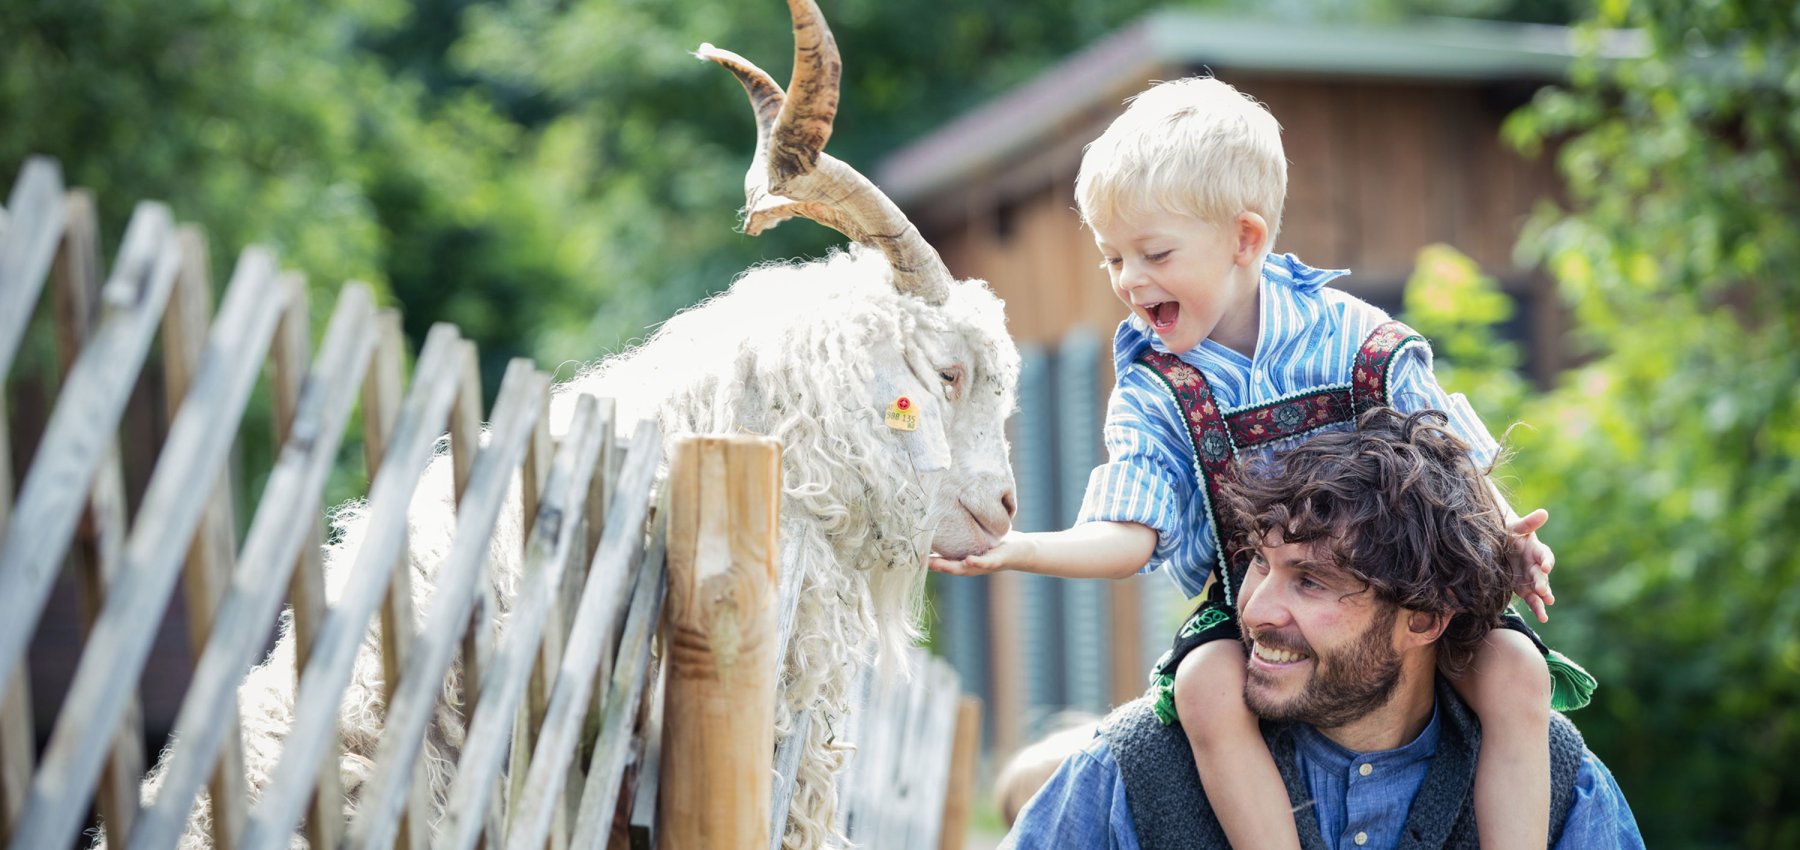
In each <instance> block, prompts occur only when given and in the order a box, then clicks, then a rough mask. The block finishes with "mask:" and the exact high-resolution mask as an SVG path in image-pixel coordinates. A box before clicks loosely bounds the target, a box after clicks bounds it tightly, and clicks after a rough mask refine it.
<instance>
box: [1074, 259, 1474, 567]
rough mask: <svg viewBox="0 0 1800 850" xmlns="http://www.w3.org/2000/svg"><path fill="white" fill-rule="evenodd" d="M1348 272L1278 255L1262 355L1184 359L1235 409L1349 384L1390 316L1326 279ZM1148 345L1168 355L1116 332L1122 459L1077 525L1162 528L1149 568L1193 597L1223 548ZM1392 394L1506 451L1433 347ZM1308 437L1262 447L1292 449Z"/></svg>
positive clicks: (1264, 306) (1400, 404)
mask: <svg viewBox="0 0 1800 850" xmlns="http://www.w3.org/2000/svg"><path fill="white" fill-rule="evenodd" d="M1345 274H1348V272H1345V271H1336V270H1326V269H1314V268H1311V267H1309V266H1307V265H1306V264H1304V263H1302V262H1300V261H1299V260H1298V259H1296V258H1295V257H1294V255H1292V254H1281V255H1273V254H1271V255H1270V256H1269V257H1268V258H1267V259H1266V260H1265V261H1264V263H1263V276H1262V284H1261V288H1260V290H1259V294H1260V297H1259V299H1258V301H1259V305H1260V306H1259V311H1260V314H1259V315H1260V327H1259V333H1258V337H1257V342H1256V355H1255V356H1254V357H1245V356H1244V355H1242V354H1240V353H1238V352H1236V351H1233V350H1232V349H1230V348H1227V347H1225V346H1223V345H1220V344H1219V343H1217V342H1214V341H1213V340H1211V339H1207V340H1204V341H1202V342H1201V343H1200V345H1198V346H1195V347H1194V348H1193V349H1192V350H1189V351H1187V352H1186V353H1184V354H1182V355H1180V356H1181V359H1182V361H1183V362H1185V363H1188V364H1190V365H1192V366H1196V367H1199V369H1200V371H1201V372H1202V373H1203V374H1205V375H1206V380H1207V383H1208V384H1210V385H1211V387H1212V393H1213V399H1214V400H1215V401H1216V402H1217V403H1218V404H1219V407H1220V408H1221V410H1222V411H1223V412H1225V413H1226V414H1227V415H1229V414H1231V413H1235V412H1237V411H1239V410H1243V409H1245V408H1250V407H1257V406H1260V405H1264V404H1270V403H1274V402H1278V401H1281V400H1283V399H1288V398H1293V397H1295V396H1299V395H1304V394H1306V393H1311V392H1315V391H1317V390H1321V389H1332V388H1343V387H1348V386H1349V385H1350V372H1351V368H1352V364H1353V363H1354V361H1355V359H1356V352H1357V350H1358V349H1359V348H1360V347H1361V346H1362V343H1363V340H1364V339H1366V338H1368V336H1369V334H1370V333H1371V332H1372V331H1374V330H1375V328H1376V327H1377V326H1379V325H1380V324H1381V323H1382V322H1385V321H1387V320H1388V315H1387V313H1385V312H1383V311H1382V310H1381V309H1380V308H1377V307H1375V306H1374V305H1372V304H1369V303H1367V302H1365V301H1363V300H1361V299H1359V298H1356V297H1355V296H1353V295H1350V294H1348V293H1345V292H1343V291H1341V290H1337V289H1332V288H1329V287H1326V286H1325V284H1326V283H1328V282H1330V281H1331V280H1333V279H1335V278H1338V277H1341V276H1343V275H1345ZM1147 348H1153V349H1155V350H1157V351H1163V352H1166V351H1168V349H1167V348H1166V347H1165V346H1164V345H1163V344H1162V341H1161V340H1159V339H1157V338H1156V335H1155V334H1154V333H1152V332H1151V331H1150V329H1149V328H1148V327H1147V326H1146V325H1145V324H1144V323H1143V321H1142V320H1140V319H1138V318H1137V317H1136V316H1133V317H1132V318H1130V319H1127V320H1126V321H1124V322H1123V323H1121V324H1120V325H1119V331H1118V333H1117V334H1116V335H1115V336H1114V338H1113V368H1114V372H1115V374H1116V381H1117V382H1116V384H1115V385H1114V387H1113V393H1112V399H1111V400H1110V401H1109V402H1108V404H1107V411H1106V425H1105V430H1104V437H1105V441H1106V450H1107V455H1108V457H1109V458H1110V460H1109V461H1108V462H1107V463H1105V464H1104V465H1101V466H1099V467H1097V468H1095V469H1094V471H1093V473H1092V474H1091V475H1090V476H1089V478H1088V486H1087V494H1086V496H1085V497H1084V498H1083V499H1082V505H1081V513H1080V515H1079V518H1078V519H1077V520H1076V522H1077V523H1082V522H1094V521H1101V520H1107V521H1113V522H1135V523H1140V524H1142V525H1146V526H1149V527H1150V528H1152V529H1155V530H1156V533H1157V543H1156V551H1155V554H1153V555H1152V556H1151V558H1150V562H1149V564H1148V565H1146V567H1145V569H1146V570H1152V569H1156V568H1158V567H1166V569H1167V571H1168V574H1169V577H1170V578H1172V579H1173V580H1174V581H1175V584H1176V586H1177V587H1179V588H1181V592H1182V593H1183V594H1185V595H1187V596H1189V597H1192V596H1196V595H1198V594H1199V593H1200V591H1201V590H1202V589H1203V588H1204V587H1205V585H1206V578H1207V575H1208V574H1209V573H1210V572H1211V570H1212V567H1213V565H1214V563H1215V562H1216V556H1215V553H1216V552H1217V551H1218V548H1217V543H1216V542H1215V540H1214V533H1213V528H1212V518H1211V517H1210V516H1209V515H1208V512H1207V506H1206V496H1205V493H1204V491H1203V490H1202V489H1201V487H1200V482H1199V479H1198V478H1197V477H1196V476H1195V472H1194V459H1193V455H1192V451H1191V450H1190V449H1189V447H1188V438H1187V431H1186V426H1185V425H1184V424H1183V418H1182V416H1181V413H1180V410H1179V409H1178V408H1177V406H1176V403H1175V399H1174V397H1173V396H1171V395H1170V394H1169V391H1168V389H1167V388H1166V387H1165V386H1163V384H1162V383H1161V381H1160V380H1158V379H1157V378H1156V377H1155V376H1154V375H1153V374H1152V373H1151V371H1150V370H1149V369H1148V367H1145V366H1143V365H1140V364H1137V363H1136V362H1135V361H1136V359H1137V356H1138V354H1140V353H1141V352H1143V351H1144V350H1145V349H1147ZM1388 393H1389V396H1390V397H1391V398H1392V399H1393V402H1394V406H1395V407H1397V408H1399V409H1400V410H1402V411H1407V412H1411V411H1415V410H1424V409H1428V408H1429V409H1437V410H1442V411H1444V412H1445V413H1447V414H1448V415H1449V417H1450V430H1451V431H1452V432H1454V433H1455V434H1456V435H1457V436H1459V437H1461V438H1462V439H1463V441H1464V442H1466V443H1468V444H1469V445H1470V447H1471V454H1472V455H1473V456H1474V458H1475V460H1476V463H1477V464H1478V465H1480V466H1486V465H1487V464H1488V463H1489V462H1491V461H1492V460H1493V458H1494V456H1495V454H1496V453H1497V452H1498V450H1499V446H1498V444H1496V443H1495V442H1494V438H1493V437H1492V436H1490V435H1489V434H1488V430H1487V427H1486V426H1484V425H1483V424H1482V423H1481V419H1480V418H1479V417H1477V416H1476V415H1475V411H1474V410H1472V409H1470V407H1469V403H1468V400H1467V399H1465V398H1463V397H1462V395H1461V394H1460V393H1458V394H1454V395H1452V394H1448V393H1445V392H1444V390H1443V388H1442V387H1440V386H1438V382H1437V378H1436V376H1434V375H1433V374H1432V371H1431V350H1430V348H1429V347H1428V346H1423V345H1414V346H1409V347H1408V348H1406V349H1404V350H1403V351H1402V352H1401V353H1400V355H1399V357H1397V358H1396V359H1395V361H1394V364H1393V366H1392V368H1391V369H1390V370H1389V372H1388ZM1336 427H1338V428H1348V427H1349V424H1348V423H1345V424H1343V425H1340V426H1336ZM1306 436H1308V435H1300V436H1296V437H1293V438H1290V439H1289V440H1286V441H1283V442H1278V443H1274V444H1270V445H1268V446H1265V447H1261V448H1259V449H1258V451H1265V452H1266V451H1275V450H1279V449H1282V448H1287V447H1289V446H1291V445H1293V444H1295V443H1298V442H1300V441H1302V440H1304V439H1305V437H1306Z"/></svg>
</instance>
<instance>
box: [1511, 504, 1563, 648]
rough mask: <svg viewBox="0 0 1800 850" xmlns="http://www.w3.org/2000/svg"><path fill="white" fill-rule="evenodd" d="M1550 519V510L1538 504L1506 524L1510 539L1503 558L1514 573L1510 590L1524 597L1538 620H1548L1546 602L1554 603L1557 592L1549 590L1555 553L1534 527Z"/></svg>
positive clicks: (1539, 526) (1542, 621)
mask: <svg viewBox="0 0 1800 850" xmlns="http://www.w3.org/2000/svg"><path fill="white" fill-rule="evenodd" d="M1549 519H1550V512H1549V511H1546V510H1544V509H1543V508H1538V509H1537V510H1535V511H1532V512H1531V513H1528V514H1526V515H1524V516H1522V517H1519V518H1518V519H1516V520H1513V521H1512V523H1511V524H1510V525H1508V526H1507V530H1508V531H1510V532H1512V535H1513V539H1512V545H1511V547H1510V548H1509V549H1508V551H1507V553H1506V562H1507V566H1508V567H1510V568H1511V569H1512V572H1513V575H1514V576H1516V577H1517V578H1516V581H1517V584H1516V585H1515V586H1514V588H1513V591H1514V592H1515V593H1517V594H1518V595H1519V598H1520V599H1523V600H1525V605H1526V607H1529V608H1530V609H1531V613H1533V614H1536V615H1537V618H1538V622H1540V623H1547V622H1549V621H1550V614H1549V612H1548V611H1545V610H1544V608H1545V606H1547V605H1555V604H1556V594H1555V593H1552V592H1551V591H1550V571H1551V570H1553V569H1555V568H1556V553H1555V552H1552V551H1550V547H1549V546H1548V545H1547V544H1545V543H1544V541H1542V540H1539V539H1538V536H1537V530H1538V529H1539V528H1542V527H1543V525H1544V523H1545V522H1546V521H1548V520H1549Z"/></svg>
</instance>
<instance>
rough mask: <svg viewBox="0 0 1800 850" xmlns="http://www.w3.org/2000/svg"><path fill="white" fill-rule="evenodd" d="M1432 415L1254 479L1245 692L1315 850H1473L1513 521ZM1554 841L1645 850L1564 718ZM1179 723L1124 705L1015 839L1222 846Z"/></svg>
mask: <svg viewBox="0 0 1800 850" xmlns="http://www.w3.org/2000/svg"><path fill="white" fill-rule="evenodd" d="M1442 422H1443V419H1442V416H1441V415H1439V414H1435V413H1432V412H1421V413H1415V414H1413V415H1412V416H1410V417H1404V418H1403V417H1402V416H1401V415H1400V414H1398V413H1395V412H1393V411H1391V410H1376V411H1371V412H1370V413H1368V414H1365V415H1364V416H1363V418H1362V419H1361V421H1360V422H1359V423H1358V428H1357V430H1355V431H1346V432H1337V433H1330V434H1325V435H1321V436H1318V437H1315V438H1313V439H1312V440H1310V441H1308V442H1307V443H1305V444H1304V445H1302V446H1300V447H1299V448H1296V449H1294V450H1293V451H1291V452H1288V453H1286V454H1284V455H1282V456H1280V457H1278V458H1275V459H1273V460H1271V461H1268V462H1265V463H1262V464H1258V465H1253V466H1251V467H1248V468H1245V469H1243V470H1240V474H1239V480H1238V481H1237V482H1234V483H1233V485H1232V486H1231V487H1230V488H1229V489H1228V490H1227V495H1226V500H1227V503H1228V504H1227V506H1226V508H1227V510H1230V511H1232V512H1234V513H1235V515H1236V516H1237V517H1238V519H1239V527H1240V528H1245V529H1249V530H1250V533H1249V537H1250V539H1248V540H1244V541H1239V545H1240V546H1241V547H1243V548H1244V550H1245V551H1244V553H1243V554H1244V555H1245V556H1247V557H1246V558H1244V559H1242V560H1240V561H1239V563H1244V562H1247V563H1248V569H1247V570H1246V572H1245V574H1244V577H1243V578H1242V579H1241V581H1242V589H1241V591H1240V593H1239V595H1238V599H1239V603H1240V609H1239V613H1240V617H1241V623H1242V625H1243V632H1244V634H1243V639H1244V643H1245V646H1246V648H1247V649H1248V655H1249V659H1248V661H1247V671H1246V681H1245V684H1244V698H1245V701H1246V702H1247V703H1248V704H1249V705H1250V707H1251V709H1252V710H1253V711H1254V712H1255V713H1256V714H1257V716H1258V717H1260V718H1261V719H1262V726H1263V735H1264V737H1265V738H1266V739H1267V741H1268V743H1269V747H1270V751H1271V752H1272V753H1273V754H1274V755H1275V760H1276V763H1277V765H1278V766H1279V767H1280V769H1281V774H1282V779H1283V780H1284V782H1285V783H1286V785H1287V790H1288V797H1289V800H1290V802H1291V803H1292V804H1293V806H1294V813H1295V818H1296V820H1297V822H1298V825H1299V828H1300V840H1301V843H1302V845H1303V846H1304V847H1305V848H1307V850H1317V849H1319V848H1345V850H1358V849H1359V848H1401V847H1404V848H1437V847H1457V848H1476V847H1477V846H1478V837H1477V833H1476V830H1475V822H1474V809H1473V799H1472V798H1473V794H1472V788H1473V782H1474V776H1475V754H1476V752H1477V750H1478V748H1479V746H1480V740H1481V738H1480V736H1481V730H1480V725H1479V723H1477V722H1476V720H1475V718H1474V716H1473V715H1472V714H1471V713H1470V712H1469V711H1468V709H1467V708H1466V706H1464V705H1463V703H1462V702H1461V701H1460V700H1459V699H1458V698H1457V696H1456V694H1455V692H1454V691H1453V690H1452V689H1451V688H1450V686H1449V684H1448V681H1447V679H1446V677H1452V676H1457V675H1461V674H1463V673H1466V672H1467V666H1468V663H1469V658H1470V657H1471V654H1472V652H1473V648H1474V647H1475V646H1476V645H1478V644H1479V643H1480V642H1481V640H1482V639H1483V638H1484V637H1485V636H1486V634H1487V632H1488V630H1489V629H1491V628H1493V627H1494V626H1495V624H1496V623H1497V622H1498V620H1499V617H1500V614H1501V612H1502V610H1503V609H1504V608H1505V606H1506V603H1507V600H1508V599H1509V598H1510V594H1509V592H1508V588H1509V587H1510V586H1511V582H1510V581H1509V577H1508V576H1507V575H1506V571H1505V566H1504V565H1505V554H1504V553H1505V546H1506V542H1507V538H1506V534H1507V532H1506V529H1505V526H1504V525H1503V520H1502V518H1501V517H1502V515H1501V513H1500V511H1499V508H1498V506H1497V504H1496V503H1495V501H1494V497H1493V496H1492V494H1491V491H1490V490H1489V488H1488V487H1487V485H1486V483H1485V482H1484V479H1483V477H1482V474H1481V471H1480V470H1478V469H1476V468H1475V466H1474V464H1473V463H1472V462H1471V461H1470V460H1469V456H1468V451H1467V449H1466V448H1465V447H1464V445H1463V444H1462V443H1461V442H1460V441H1459V440H1457V438H1456V437H1454V436H1452V435H1451V434H1449V433H1448V432H1446V431H1445V430H1443V427H1442ZM1550 741H1551V744H1550V748H1551V800H1550V823H1551V836H1550V838H1551V842H1550V843H1551V846H1553V847H1556V848H1559V849H1560V848H1567V850H1576V849H1577V848H1580V850H1596V849H1597V848H1642V847H1643V846H1644V845H1643V837H1642V836H1641V835H1640V834H1639V832H1638V828H1637V822H1636V820H1635V819H1634V818H1633V817H1632V815H1631V809H1630V807H1629V806H1627V805H1626V803H1625V799H1624V797H1623V795H1622V794H1621V793H1620V791H1619V788H1618V785H1617V784H1616V783H1615V782H1614V780H1613V778H1612V775H1611V774H1610V773H1609V772H1607V770H1606V767H1605V766H1604V765H1602V764H1601V763H1600V761H1599V759H1597V758H1595V756H1594V754H1593V753H1591V752H1589V751H1588V750H1587V748H1586V747H1585V746H1584V745H1583V744H1582V741H1581V736H1580V734H1579V733H1577V732H1576V731H1575V728H1574V726H1572V725H1571V724H1569V722H1568V721H1567V720H1566V719H1564V718H1562V717H1561V716H1560V715H1557V716H1555V717H1554V722H1553V723H1552V728H1551V737H1550ZM1227 846H1228V845H1227V843H1226V841H1225V837H1224V833H1223V832H1222V831H1221V830H1220V828H1219V823H1218V819H1217V818H1216V817H1215V816H1214V814H1213V811H1212V809H1211V808H1210V807H1209V806H1208V805H1207V802H1206V795H1205V792H1204V790H1203V789H1202V788H1201V786H1200V783H1199V781H1198V774H1197V773H1196V771H1195V767H1194V763H1193V757H1192V755H1191V752H1190V750H1189V747H1188V745H1187V741H1186V738H1185V737H1184V735H1183V733H1182V731H1181V730H1180V729H1179V728H1176V727H1171V726H1164V725H1162V724H1161V723H1159V722H1157V720H1156V719H1155V717H1154V715H1153V713H1152V710H1151V707H1150V704H1149V702H1147V701H1146V700H1142V699H1140V700H1138V701H1136V702H1133V703H1130V704H1127V705H1125V706H1123V707H1121V708H1119V709H1117V710H1115V711H1114V712H1113V713H1112V715H1111V716H1110V717H1108V718H1107V720H1106V722H1105V723H1103V724H1102V727H1101V730H1100V733H1099V735H1098V736H1097V737H1095V738H1094V740H1093V742H1092V743H1090V744H1089V745H1088V747H1087V748H1086V749H1085V750H1082V751H1080V752H1078V753H1075V754H1074V755H1072V756H1071V757H1070V758H1069V759H1068V760H1067V761H1065V762H1064V763H1063V766H1062V767H1061V768H1060V769H1059V770H1058V771H1057V773H1056V774H1055V775H1054V776H1052V777H1051V779H1050V781H1049V783H1048V784H1046V785H1045V786H1044V788H1043V789H1042V790H1041V791H1039V793H1038V794H1037V796H1035V797H1034V798H1032V801H1031V803H1030V804H1029V805H1027V806H1026V808H1025V810H1024V811H1023V812H1021V813H1020V815H1019V820H1018V822H1017V823H1016V824H1015V826H1014V829H1013V832H1012V834H1011V835H1009V836H1008V837H1007V839H1006V841H1005V843H1004V844H1003V845H1002V847H1004V848H1039V847H1045V848H1063V847H1071V848H1074V847H1079V848H1114V849H1115V850H1136V848H1139V847H1143V848H1165V847H1166V848H1214V847H1216V848H1224V847H1227Z"/></svg>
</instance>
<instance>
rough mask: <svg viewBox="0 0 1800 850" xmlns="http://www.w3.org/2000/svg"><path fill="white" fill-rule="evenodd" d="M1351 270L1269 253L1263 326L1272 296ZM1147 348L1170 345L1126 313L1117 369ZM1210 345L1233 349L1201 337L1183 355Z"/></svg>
mask: <svg viewBox="0 0 1800 850" xmlns="http://www.w3.org/2000/svg"><path fill="white" fill-rule="evenodd" d="M1349 273H1350V271H1349V270H1348V269H1315V268H1313V267H1312V266H1309V265H1307V264H1305V263H1303V262H1300V258H1299V257H1296V256H1294V255H1293V254H1270V255H1268V256H1266V257H1264V258H1263V267H1262V295H1263V297H1262V299H1261V302H1262V304H1261V307H1260V309H1261V311H1262V313H1263V316H1262V318H1263V321H1262V323H1261V326H1262V328H1263V329H1264V331H1265V332H1266V331H1267V329H1268V326H1269V322H1268V314H1269V311H1270V310H1271V309H1273V308H1274V307H1275V305H1274V304H1272V303H1270V302H1271V299H1274V298H1281V299H1283V300H1286V299H1287V298H1290V297H1292V295H1294V294H1306V293H1311V292H1317V291H1318V290H1319V289H1320V288H1322V287H1324V286H1325V284H1327V283H1330V282H1331V281H1334V280H1336V279H1338V278H1340V277H1343V276H1345V275H1347V274H1349ZM1277 284H1279V285H1277ZM1260 345H1261V342H1260V340H1259V341H1258V346H1259V347H1260ZM1145 349H1149V350H1152V351H1160V352H1162V353H1164V354H1167V353H1168V352H1169V347H1168V346H1166V345H1163V342H1162V340H1160V339H1157V338H1156V334H1155V333H1154V332H1152V331H1151V330H1150V326H1149V325H1148V324H1145V322H1144V320H1143V319H1140V318H1138V316H1137V314H1136V313H1133V314H1131V315H1129V316H1127V317H1126V318H1125V321H1123V322H1120V323H1119V330H1118V332H1116V333H1114V334H1113V369H1114V371H1115V372H1124V371H1125V370H1126V369H1128V368H1130V367H1131V364H1132V362H1134V361H1136V360H1137V358H1138V355H1139V354H1142V353H1143V352H1144V351H1145ZM1210 349H1217V351H1213V352H1211V353H1212V354H1213V355H1214V356H1221V357H1222V356H1225V355H1224V354H1222V353H1221V352H1229V351H1230V349H1227V348H1225V347H1224V346H1221V345H1219V344H1218V343H1215V342H1213V341H1212V340H1201V341H1200V344H1199V345H1198V346H1195V347H1194V349H1193V351H1191V352H1189V353H1188V354H1187V355H1183V356H1184V358H1189V359H1191V358H1192V357H1194V356H1197V353H1198V352H1203V351H1209V350H1210ZM1240 357H1241V355H1240Z"/></svg>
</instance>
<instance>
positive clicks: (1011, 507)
mask: <svg viewBox="0 0 1800 850" xmlns="http://www.w3.org/2000/svg"><path fill="white" fill-rule="evenodd" d="M1000 507H1002V508H1004V509H1005V510H1006V518H1007V519H1012V518H1014V517H1016V516H1018V515H1019V500H1018V499H1017V498H1016V497H1014V496H1013V491H1011V490H1007V491H1005V492H1003V493H1001V494H1000Z"/></svg>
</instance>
